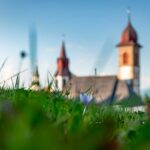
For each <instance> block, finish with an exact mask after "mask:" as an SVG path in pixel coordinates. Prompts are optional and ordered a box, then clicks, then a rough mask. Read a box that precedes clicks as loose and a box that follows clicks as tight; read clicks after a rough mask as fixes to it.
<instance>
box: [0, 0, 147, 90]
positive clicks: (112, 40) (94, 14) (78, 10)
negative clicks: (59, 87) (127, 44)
mask: <svg viewBox="0 0 150 150" xmlns="http://www.w3.org/2000/svg"><path fill="white" fill-rule="evenodd" d="M128 7H130V8H131V11H132V24H133V26H134V27H135V29H136V31H137V32H138V35H139V42H140V43H141V44H142V45H143V48H142V49H141V86H142V89H144V88H148V87H150V69H149V66H150V60H149V56H150V42H149V40H150V30H149V27H150V18H149V14H150V2H149V1H148V0H132V1H131V0H0V52H1V55H0V63H2V62H3V61H4V59H5V58H6V57H8V59H7V62H6V65H5V67H4V68H3V70H2V71H1V73H0V78H1V80H3V79H6V78H7V77H9V76H11V75H12V74H13V73H15V72H17V70H18V66H19V52H20V50H21V49H25V50H26V51H27V53H29V27H30V26H31V24H36V28H37V39H38V63H39V71H40V75H41V82H42V84H43V85H44V84H45V83H46V76H47V71H50V72H51V73H52V74H53V73H54V72H55V71H56V58H57V57H58V55H59V52H60V48H61V42H62V39H63V38H62V35H63V34H65V41H66V50H67V55H68V57H69V58H70V69H71V71H72V72H73V73H74V74H76V75H92V74H94V68H95V67H96V68H97V71H98V74H100V75H104V74H117V72H118V50H117V48H116V47H115V46H116V44H117V43H118V42H119V40H120V36H121V33H122V31H123V29H124V28H125V26H126V25H127V13H126V10H127V8H128ZM29 61H30V59H29V57H27V58H26V59H25V60H24V64H23V67H22V69H24V68H28V71H27V72H25V73H24V74H22V80H23V81H25V84H26V85H28V84H29V83H30V78H31V76H30V72H31V71H30V62H29Z"/></svg>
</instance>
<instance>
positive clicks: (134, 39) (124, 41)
mask: <svg viewBox="0 0 150 150" xmlns="http://www.w3.org/2000/svg"><path fill="white" fill-rule="evenodd" d="M125 45H136V46H139V47H141V46H140V44H139V43H138V35H137V32H136V30H135V29H134V27H133V26H132V24H131V21H130V14H128V25H127V27H126V28H125V29H124V31H123V32H122V35H121V38H120V42H119V44H118V46H125Z"/></svg>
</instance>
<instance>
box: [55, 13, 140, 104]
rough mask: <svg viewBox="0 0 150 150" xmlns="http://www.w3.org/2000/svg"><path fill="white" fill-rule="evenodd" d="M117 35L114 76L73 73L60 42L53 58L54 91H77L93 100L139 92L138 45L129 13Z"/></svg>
mask: <svg viewBox="0 0 150 150" xmlns="http://www.w3.org/2000/svg"><path fill="white" fill-rule="evenodd" d="M128 17H129V18H128V23H127V26H126V28H125V29H124V31H123V32H122V34H121V38H120V42H119V43H118V44H117V48H118V58H119V59H118V60H119V62H118V75H115V76H98V75H96V76H82V77H80V76H77V75H74V74H73V73H71V72H70V70H69V59H68V58H67V55H66V48H65V42H64V41H63V43H62V48H61V51H60V56H59V57H58V59H57V71H56V73H55V85H56V88H57V90H59V91H64V90H68V91H69V92H70V97H78V96H79V95H80V93H89V94H92V95H93V98H94V101H95V102H96V103H101V102H106V101H107V102H108V103H111V102H113V101H114V100H117V101H120V100H122V99H125V98H128V97H130V96H132V95H140V48H141V45H140V44H139V41H138V35H137V32H136V31H135V29H134V27H133V26H132V23H131V19H130V16H128Z"/></svg>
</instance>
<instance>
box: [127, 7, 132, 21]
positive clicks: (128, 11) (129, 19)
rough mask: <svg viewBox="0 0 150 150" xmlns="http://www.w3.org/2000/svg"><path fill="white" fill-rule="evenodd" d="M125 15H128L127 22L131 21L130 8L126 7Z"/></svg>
mask: <svg viewBox="0 0 150 150" xmlns="http://www.w3.org/2000/svg"><path fill="white" fill-rule="evenodd" d="M127 15H128V23H131V9H130V7H128V9H127Z"/></svg>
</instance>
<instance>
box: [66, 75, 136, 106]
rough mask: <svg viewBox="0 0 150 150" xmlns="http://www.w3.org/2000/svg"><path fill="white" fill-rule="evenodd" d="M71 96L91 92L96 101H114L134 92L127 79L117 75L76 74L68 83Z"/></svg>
mask: <svg viewBox="0 0 150 150" xmlns="http://www.w3.org/2000/svg"><path fill="white" fill-rule="evenodd" d="M66 88H69V89H70V96H71V97H78V96H79V94H80V93H84V92H86V93H89V94H92V95H93V96H94V99H95V102H97V103H101V102H107V103H112V102H113V101H114V100H115V99H117V100H118V101H119V100H121V99H123V98H125V97H128V96H129V95H131V94H133V93H132V91H131V90H130V88H129V86H128V85H127V83H126V82H125V81H121V80H118V78H117V76H86V77H76V76H74V77H73V78H72V79H71V80H70V81H69V82H68V84H67V87H66Z"/></svg>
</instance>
